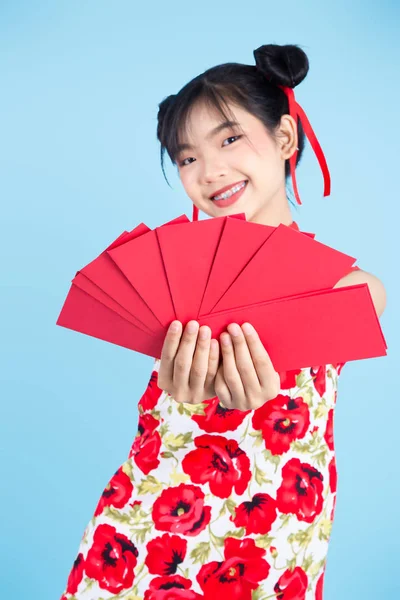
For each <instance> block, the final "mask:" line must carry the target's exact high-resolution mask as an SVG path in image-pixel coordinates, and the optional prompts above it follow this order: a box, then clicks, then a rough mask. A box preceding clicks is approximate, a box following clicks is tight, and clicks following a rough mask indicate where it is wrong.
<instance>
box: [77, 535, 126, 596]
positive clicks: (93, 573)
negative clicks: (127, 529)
mask: <svg viewBox="0 0 400 600" xmlns="http://www.w3.org/2000/svg"><path fill="white" fill-rule="evenodd" d="M137 556H138V550H137V548H136V546H135V545H134V544H133V543H132V542H131V541H130V540H129V539H128V538H127V537H126V535H123V534H122V533H118V531H117V530H116V529H115V527H112V526H111V525H107V524H102V525H99V526H98V527H97V528H96V531H95V532H94V537H93V544H92V546H91V548H90V549H89V552H88V554H87V557H86V565H85V571H86V574H87V576H88V577H91V578H92V579H95V580H96V581H97V582H98V584H99V587H100V588H101V589H102V590H107V591H108V592H111V593H112V594H118V593H119V592H121V591H122V590H126V589H127V588H130V587H131V586H132V583H133V581H134V578H135V575H134V569H135V567H136V563H137Z"/></svg>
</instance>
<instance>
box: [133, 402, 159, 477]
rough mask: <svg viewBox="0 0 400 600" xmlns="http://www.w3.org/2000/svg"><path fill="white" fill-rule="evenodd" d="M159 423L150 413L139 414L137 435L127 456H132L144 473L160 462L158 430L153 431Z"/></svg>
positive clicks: (154, 467)
mask: <svg viewBox="0 0 400 600" xmlns="http://www.w3.org/2000/svg"><path fill="white" fill-rule="evenodd" d="M159 424H160V421H158V420H157V419H155V418H154V417H153V416H152V415H150V414H145V415H139V424H138V435H137V436H136V438H135V441H134V442H133V444H132V448H131V451H130V453H129V457H128V458H131V456H133V460H134V461H135V463H136V464H137V466H138V467H139V469H140V470H141V471H142V472H143V473H144V474H145V475H148V474H149V473H150V471H152V470H153V469H156V468H157V467H158V465H159V464H160V461H159V459H158V453H159V452H160V448H161V437H160V434H159V433H158V431H155V429H156V428H157V427H158V426H159Z"/></svg>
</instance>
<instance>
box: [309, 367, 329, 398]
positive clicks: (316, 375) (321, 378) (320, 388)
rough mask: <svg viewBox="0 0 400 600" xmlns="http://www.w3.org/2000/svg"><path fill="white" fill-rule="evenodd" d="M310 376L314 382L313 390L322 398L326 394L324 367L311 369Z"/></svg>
mask: <svg viewBox="0 0 400 600" xmlns="http://www.w3.org/2000/svg"><path fill="white" fill-rule="evenodd" d="M310 375H311V377H312V378H313V380H314V387H315V389H316V390H317V392H318V394H319V395H320V396H321V398H322V396H323V395H324V394H325V392H326V365H321V366H320V367H311V369H310Z"/></svg>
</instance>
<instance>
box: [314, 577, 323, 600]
mask: <svg viewBox="0 0 400 600" xmlns="http://www.w3.org/2000/svg"><path fill="white" fill-rule="evenodd" d="M324 575H325V573H321V575H320V578H319V579H318V583H317V587H316V588H315V600H324V599H323V596H322V594H323V593H324Z"/></svg>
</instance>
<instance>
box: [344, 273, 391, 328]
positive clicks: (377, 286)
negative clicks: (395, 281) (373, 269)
mask: <svg viewBox="0 0 400 600" xmlns="http://www.w3.org/2000/svg"><path fill="white" fill-rule="evenodd" d="M359 283H368V288H369V291H370V293H371V296H372V301H373V303H374V307H375V310H376V313H377V315H378V317H380V316H381V315H382V314H383V311H384V310H385V307H386V290H385V287H384V285H383V283H382V281H381V280H380V279H378V277H375V275H372V273H367V272H366V271H362V270H361V269H359V270H356V271H351V272H350V273H348V274H347V275H345V276H344V277H342V279H340V280H339V281H338V282H337V284H336V285H334V286H333V287H334V288H338V287H345V286H347V285H357V284H359Z"/></svg>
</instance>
